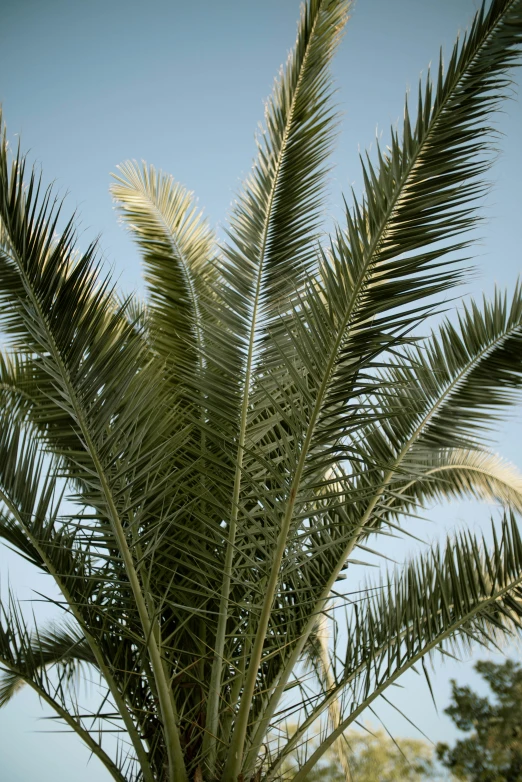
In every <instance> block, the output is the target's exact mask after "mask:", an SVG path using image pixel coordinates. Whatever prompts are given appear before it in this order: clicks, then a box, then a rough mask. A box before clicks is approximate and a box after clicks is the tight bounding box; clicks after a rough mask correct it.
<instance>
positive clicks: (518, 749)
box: [437, 660, 522, 782]
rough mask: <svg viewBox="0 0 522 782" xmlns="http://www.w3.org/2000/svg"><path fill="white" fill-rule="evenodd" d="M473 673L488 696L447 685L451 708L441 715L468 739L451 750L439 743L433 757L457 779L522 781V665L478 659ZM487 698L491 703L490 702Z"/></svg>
mask: <svg viewBox="0 0 522 782" xmlns="http://www.w3.org/2000/svg"><path fill="white" fill-rule="evenodd" d="M474 667H475V670H476V671H477V673H478V674H480V676H481V677H482V679H483V680H484V682H485V683H486V684H487V685H488V688H489V691H490V696H489V695H486V696H481V695H479V694H478V693H476V692H474V691H473V690H472V689H471V687H468V686H465V687H461V686H459V685H458V684H457V682H456V681H455V680H454V679H453V680H452V682H451V688H452V693H451V704H450V705H449V706H448V708H447V709H445V710H444V711H445V712H446V714H448V715H449V716H450V717H451V719H452V721H453V722H454V723H455V725H456V727H457V728H458V729H459V730H460V731H463V732H465V733H468V734H469V735H468V736H466V738H463V739H459V740H458V741H457V742H456V743H455V746H454V747H449V746H448V745H447V744H438V745H437V755H438V756H439V758H440V760H441V761H442V763H443V764H444V766H445V767H446V768H448V769H450V770H451V772H452V773H453V774H454V775H455V777H456V778H457V779H466V780H470V782H519V780H522V727H521V726H522V666H520V664H518V663H515V662H513V661H512V660H506V662H504V663H500V664H498V663H494V662H490V661H480V662H477V663H476V664H475V666H474ZM491 696H493V697H492V699H491Z"/></svg>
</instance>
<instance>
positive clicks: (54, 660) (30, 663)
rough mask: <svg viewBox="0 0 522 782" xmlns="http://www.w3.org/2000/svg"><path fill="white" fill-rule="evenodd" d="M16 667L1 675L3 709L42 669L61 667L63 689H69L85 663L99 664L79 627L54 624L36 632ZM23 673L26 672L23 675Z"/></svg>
mask: <svg viewBox="0 0 522 782" xmlns="http://www.w3.org/2000/svg"><path fill="white" fill-rule="evenodd" d="M29 644H30V645H28V646H27V648H25V649H24V650H23V656H20V655H19V658H18V660H17V664H16V668H12V669H10V670H6V671H4V672H3V674H2V675H1V676H0V706H4V705H5V704H6V703H7V702H8V701H9V700H11V698H12V697H13V695H14V694H15V693H16V691H17V690H19V689H20V687H23V686H24V684H27V681H28V680H29V679H31V678H35V677H38V676H40V675H43V674H40V673H39V670H40V669H46V670H48V669H49V668H52V667H58V668H59V680H60V686H61V687H64V689H67V685H68V683H69V682H71V679H73V678H75V677H76V676H77V675H78V674H81V669H82V664H85V663H88V664H90V665H96V659H95V658H94V655H93V653H92V650H91V648H90V647H89V645H88V644H87V641H86V640H85V638H84V636H83V635H82V634H81V632H79V630H78V628H77V627H75V626H73V625H72V624H71V623H67V624H62V625H59V626H56V625H52V626H50V627H48V628H46V629H41V628H37V629H36V630H35V631H33V634H32V636H31V638H30V641H29ZM22 672H23V673H22Z"/></svg>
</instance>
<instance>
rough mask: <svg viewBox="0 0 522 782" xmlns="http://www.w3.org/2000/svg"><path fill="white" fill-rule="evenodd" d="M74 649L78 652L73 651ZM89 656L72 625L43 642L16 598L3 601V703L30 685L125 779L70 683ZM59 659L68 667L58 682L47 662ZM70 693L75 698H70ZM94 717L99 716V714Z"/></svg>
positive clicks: (109, 768)
mask: <svg viewBox="0 0 522 782" xmlns="http://www.w3.org/2000/svg"><path fill="white" fill-rule="evenodd" d="M53 645H54V647H55V652H56V653H57V654H56V655H55V656H54V657H55V659H52V658H53V654H52V651H51V650H52V647H53ZM59 646H61V655H60V654H59V651H58V647H59ZM73 649H75V652H76V654H73V653H72V650H73ZM88 656H89V653H88V651H87V649H86V648H85V647H82V639H81V636H78V634H77V632H75V631H72V632H71V629H70V628H65V627H64V628H63V629H62V630H61V631H56V630H55V631H54V632H52V633H47V634H44V636H43V638H42V644H40V642H39V637H38V633H37V632H36V633H35V634H31V632H30V631H29V629H28V627H27V624H26V622H25V620H24V618H23V614H22V612H21V610H20V607H19V605H18V604H17V602H16V601H15V599H14V597H13V596H12V595H10V596H9V601H8V603H7V605H6V604H4V603H1V602H0V671H1V676H0V705H4V704H5V703H6V702H8V701H9V700H10V698H11V697H12V696H13V694H14V693H15V691H16V690H17V689H19V688H20V687H21V686H22V685H23V684H26V685H29V686H30V687H31V688H32V689H33V690H34V691H35V692H36V693H37V694H38V696H39V697H40V698H41V699H42V700H43V701H44V702H45V703H47V704H48V705H49V706H50V707H51V708H52V709H54V711H55V712H56V714H57V715H58V717H59V718H60V719H61V720H62V721H63V722H65V724H66V725H67V726H68V727H69V728H70V729H72V730H74V731H75V732H76V733H77V734H78V735H79V737H80V738H81V739H82V740H83V741H84V742H85V743H86V744H87V746H88V747H89V749H90V750H91V752H92V753H93V754H94V755H96V756H97V757H98V758H99V760H100V761H101V762H102V763H103V765H104V766H105V768H106V769H107V771H108V772H109V773H110V774H111V776H112V777H113V779H115V780H117V781H118V782H125V779H126V777H125V776H124V774H123V773H122V769H121V768H120V767H119V766H118V764H117V763H115V762H114V761H113V760H112V758H111V757H110V755H109V754H108V753H107V752H106V751H105V750H104V748H103V747H102V744H101V742H98V741H96V740H95V739H94V737H93V736H92V735H91V732H90V731H89V729H88V727H87V724H86V723H87V720H85V721H84V719H83V718H82V716H81V710H80V709H79V708H78V703H77V702H76V698H75V696H74V693H71V689H70V686H68V684H69V682H68V676H67V674H70V673H71V670H72V669H71V665H75V664H76V663H77V662H78V661H82V662H83V661H85V662H91V661H90V660H89V659H88ZM84 658H85V659H84ZM59 662H61V663H65V664H66V667H65V668H64V669H63V671H62V676H59V677H58V680H57V681H52V680H51V679H50V677H49V675H48V672H47V664H48V663H59ZM64 674H65V678H64ZM71 694H72V697H69V696H71ZM92 716H93V717H94V719H96V714H94V715H92ZM100 735H101V734H100Z"/></svg>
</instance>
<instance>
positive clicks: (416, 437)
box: [0, 0, 522, 782]
mask: <svg viewBox="0 0 522 782" xmlns="http://www.w3.org/2000/svg"><path fill="white" fill-rule="evenodd" d="M347 16H348V4H347V3H346V2H344V0H309V2H308V4H307V5H306V6H305V7H304V8H303V10H302V13H301V18H300V22H299V27H298V34H297V40H296V44H295V47H294V49H293V51H292V52H291V54H290V56H289V58H288V61H287V64H286V68H284V69H283V71H282V73H281V74H280V77H279V79H278V80H277V82H276V84H275V87H274V91H273V94H272V96H271V98H270V99H269V100H268V102H267V106H266V112H265V128H264V131H263V132H262V133H261V134H260V135H259V138H258V156H257V160H256V163H255V165H254V168H253V170H252V173H251V175H250V176H249V178H248V179H247V181H246V182H245V184H244V187H243V189H242V191H241V193H240V194H239V196H238V199H237V201H236V202H235V204H234V206H233V208H232V214H231V217H230V223H229V233H228V237H229V238H228V243H226V244H225V245H224V246H219V245H218V244H217V242H216V240H215V236H214V233H213V231H212V230H211V229H210V228H209V227H208V225H207V224H206V223H205V222H204V221H203V220H202V218H201V215H200V214H199V213H198V211H197V210H196V209H195V207H194V202H193V199H192V196H191V195H190V194H189V193H188V192H187V191H186V190H185V188H183V187H182V186H181V185H179V184H177V183H176V182H174V180H173V179H172V178H171V177H169V176H167V175H165V174H163V173H162V172H158V171H156V170H155V169H154V168H153V167H152V166H148V165H146V164H143V165H138V164H136V163H132V162H130V163H126V164H124V165H122V166H121V168H120V170H119V173H118V175H117V177H116V180H115V183H114V185H113V188H112V192H113V196H114V198H115V200H116V202H117V204H118V207H119V209H120V211H121V214H122V217H123V220H124V221H125V222H126V223H127V225H128V227H129V229H130V231H131V232H132V234H133V236H134V237H135V239H136V241H137V243H138V245H139V247H140V249H141V251H142V254H143V259H144V265H145V277H146V282H147V289H148V296H147V301H146V303H142V302H140V301H138V300H136V299H135V298H133V297H130V298H128V299H125V300H123V301H122V300H121V298H120V297H119V296H118V295H117V293H116V291H115V290H114V287H113V285H112V282H111V279H110V277H109V276H107V275H106V274H105V272H104V271H103V269H102V267H101V263H100V261H99V258H98V256H97V254H96V252H97V251H96V248H95V247H91V248H89V249H88V251H87V252H86V253H84V254H79V253H77V252H76V250H75V240H76V236H75V233H74V228H73V223H72V221H69V222H65V225H64V223H63V220H62V219H61V214H60V206H59V204H58V203H56V202H55V201H54V198H53V195H52V192H51V190H49V189H45V188H44V187H43V185H42V184H41V180H40V178H39V177H38V176H36V174H35V173H34V172H31V171H29V170H28V169H27V167H26V163H25V159H24V158H23V156H22V155H21V153H20V152H19V151H16V152H15V153H14V155H12V154H11V152H10V149H9V147H8V144H7V141H6V136H5V132H4V133H3V138H2V143H1V145H0V228H1V233H0V305H1V307H0V316H1V325H2V328H3V330H4V334H5V340H6V346H7V350H6V352H5V355H3V356H2V359H1V361H0V394H1V395H2V402H3V405H2V407H1V409H0V502H1V515H0V535H1V536H2V538H3V540H4V541H5V542H6V543H7V544H8V545H10V546H11V547H12V548H14V549H15V550H17V551H18V552H19V553H20V555H21V556H23V557H25V559H26V560H27V561H29V562H30V563H32V564H33V565H34V566H35V567H37V568H39V569H40V570H42V571H44V572H45V573H47V574H48V575H50V576H52V577H53V578H54V580H55V582H56V584H57V586H58V588H59V590H60V592H61V595H62V599H61V602H60V606H62V607H63V608H64V612H65V613H64V620H63V621H62V622H61V623H57V624H55V625H53V626H52V627H48V626H47V627H46V626H37V627H32V626H31V624H30V623H28V622H27V621H26V619H25V618H24V614H23V611H22V609H21V607H20V605H19V604H18V602H17V600H16V598H15V596H14V595H8V596H7V599H4V600H3V603H2V606H1V620H0V666H1V668H2V683H1V689H0V705H1V704H3V703H6V702H8V700H9V699H10V698H11V697H13V695H14V694H15V693H16V691H17V690H18V689H19V688H20V686H21V685H22V684H27V685H28V686H30V687H32V688H33V689H34V690H35V691H36V692H37V693H38V694H39V696H40V697H41V698H42V699H44V700H45V701H46V703H48V704H49V705H50V706H51V707H53V708H54V709H55V711H56V712H57V715H58V716H59V717H60V719H61V720H63V721H64V722H65V723H66V724H67V725H68V727H69V728H71V729H72V730H74V731H76V732H77V733H78V735H79V736H80V737H81V738H82V739H83V740H84V741H85V742H86V743H87V745H88V746H89V748H90V749H91V751H92V752H93V753H94V754H95V755H96V756H97V757H98V759H99V760H100V762H102V763H103V764H104V765H105V767H106V768H107V770H108V772H109V773H110V774H111V775H112V776H113V778H114V779H116V780H119V782H123V780H144V782H153V781H155V780H162V781H163V780H168V782H187V780H195V782H201V780H204V781H205V782H214V781H217V780H219V781H220V782H241V781H243V782H245V781H246V782H251V781H255V782H258V780H263V781H264V782H271V781H272V780H276V779H278V778H279V777H280V776H281V770H282V768H283V767H284V764H285V761H286V759H287V758H288V757H289V756H290V755H291V754H292V753H294V752H295V750H296V748H297V747H301V748H303V747H304V748H309V750H310V751H309V753H308V755H306V753H305V755H304V756H302V758H301V762H300V766H299V768H298V769H297V771H296V774H295V782H303V780H304V779H306V778H307V777H308V776H309V774H310V773H311V771H312V770H313V769H314V768H315V767H316V765H317V764H318V763H320V762H322V758H323V757H324V756H325V754H326V753H327V752H328V751H329V749H330V748H331V747H334V748H335V749H336V751H337V752H338V754H339V757H340V758H341V757H343V758H344V760H343V762H344V761H346V760H347V759H346V757H345V755H344V754H342V753H343V747H344V743H343V742H342V741H340V739H341V737H342V735H343V734H344V732H345V731H346V730H347V729H348V728H350V726H352V725H354V724H356V723H357V720H358V719H359V717H360V715H361V714H362V713H363V712H364V711H365V709H367V708H368V707H369V706H371V705H372V704H373V703H374V702H375V701H376V700H377V699H378V698H381V696H384V693H385V692H386V691H387V689H388V688H389V687H391V685H393V684H394V683H395V682H396V681H397V679H398V678H399V677H400V676H401V675H402V674H403V673H405V672H406V671H408V670H410V669H411V668H412V667H414V666H416V665H419V666H421V667H422V666H423V665H424V663H423V661H424V658H425V657H426V656H427V655H430V654H432V653H434V652H435V651H437V650H438V651H440V652H446V651H447V650H450V651H455V649H458V648H459V647H460V646H462V645H464V646H466V645H468V644H470V643H472V642H477V643H483V644H486V645H487V644H488V643H492V642H494V641H500V640H502V639H503V638H505V637H506V636H508V635H509V634H511V633H513V632H518V629H519V627H520V618H521V616H522V607H521V602H520V598H521V596H522V539H521V536H520V533H519V529H518V524H517V519H516V515H515V514H516V512H517V511H519V510H520V509H521V508H522V478H521V476H520V473H518V472H517V470H516V469H515V468H514V467H512V466H510V465H508V464H506V463H505V462H504V461H503V460H502V459H501V458H500V457H498V456H496V455H495V454H494V453H492V452H491V450H490V449H489V448H490V446H489V439H490V432H489V429H490V427H491V423H492V421H494V420H495V418H496V417H497V416H498V415H500V414H501V413H502V412H503V411H504V409H505V408H506V407H508V406H509V405H511V404H514V403H516V401H517V400H518V399H519V398H520V397H519V392H520V390H521V388H522V361H521V356H522V349H521V348H522V291H521V289H520V287H519V286H517V287H516V288H515V290H514V291H513V292H512V293H511V294H510V295H509V296H508V295H507V294H504V293H501V292H497V293H496V294H495V296H494V297H493V299H492V300H491V301H485V302H482V303H480V304H478V303H475V302H470V303H467V304H465V305H463V306H462V307H461V309H460V311H459V315H458V318H457V320H456V321H455V322H454V323H453V322H451V321H449V320H443V321H439V322H438V325H437V327H436V328H434V329H433V330H432V331H431V333H428V334H426V330H427V325H426V321H427V319H428V317H429V316H430V315H432V314H433V313H434V312H438V306H439V304H440V302H441V301H442V300H443V299H445V296H446V293H447V291H448V290H449V289H451V288H453V287H454V286H455V285H457V284H458V283H459V282H460V281H461V279H462V277H463V268H462V267H463V258H464V257H467V254H468V253H469V244H470V241H471V239H470V236H471V234H470V232H471V231H472V230H473V229H474V227H475V226H476V223H477V220H478V219H479V213H478V205H479V203H480V196H481V195H482V194H483V193H484V192H485V191H486V190H487V181H486V179H485V173H486V171H487V170H488V169H489V166H490V164H491V162H492V160H493V158H494V152H495V149H494V143H493V139H494V132H493V129H492V127H491V122H490V118H491V115H492V114H493V112H494V111H495V110H496V109H497V108H498V107H499V105H500V103H501V101H502V100H503V99H504V97H505V96H506V94H507V93H508V91H509V88H510V85H511V77H510V69H511V66H512V65H513V64H514V63H515V62H517V61H518V58H519V54H520V45H521V43H522V2H521V0H493V2H491V3H490V4H489V5H487V6H483V7H482V8H481V9H480V10H479V11H478V12H477V14H476V16H475V18H474V21H473V24H472V26H471V28H470V30H469V32H468V34H467V36H464V37H462V38H461V39H459V41H458V42H457V43H456V45H455V47H454V49H453V51H452V53H451V55H450V57H449V60H448V62H447V63H446V65H444V64H443V62H442V60H441V61H440V64H439V67H438V69H437V71H436V75H435V78H432V76H431V75H428V76H427V77H426V79H424V81H423V82H422V83H421V85H420V90H419V97H418V103H417V106H416V107H415V110H414V112H413V113H411V112H410V109H409V107H408V106H407V107H406V109H405V113H404V120H403V126H402V131H401V133H399V132H398V130H397V129H395V128H394V129H392V131H391V141H390V145H389V147H388V148H386V149H382V148H380V147H379V146H377V148H376V151H375V155H374V157H373V158H372V157H367V158H365V159H364V160H363V179H364V184H365V189H364V195H363V197H362V198H361V199H359V200H357V199H354V201H353V203H351V204H350V205H348V204H347V206H346V212H345V215H344V217H343V222H342V224H341V225H339V226H337V227H336V229H335V230H334V231H333V234H332V236H331V237H329V238H328V239H327V240H322V233H323V231H324V226H323V225H322V222H321V220H322V217H323V213H324V201H325V185H326V181H327V173H328V163H327V159H328V154H329V152H330V150H331V146H332V143H333V140H334V137H335V133H336V127H337V119H338V118H337V114H336V111H335V106H334V105H333V102H332V100H333V92H334V90H333V84H332V82H331V76H330V62H331V58H332V56H333V54H334V52H335V50H336V47H337V45H338V43H339V40H340V37H341V34H342V30H343V28H344V24H345V22H346V19H347ZM321 241H322V243H321ZM428 331H429V329H428ZM470 495H471V496H477V497H480V498H484V499H488V500H495V501H497V502H499V503H501V504H502V505H503V506H504V508H505V512H504V514H503V517H502V520H501V523H500V525H497V526H495V527H494V528H493V530H492V535H491V538H492V540H491V541H488V540H486V539H484V538H482V537H480V536H476V535H472V534H471V533H462V534H460V535H459V536H454V537H450V538H449V539H448V540H447V541H446V543H445V544H444V545H443V546H441V547H440V548H437V547H435V548H433V550H431V551H428V552H427V553H424V554H423V555H422V556H420V557H418V558H416V559H414V560H412V561H411V562H409V563H407V565H406V566H405V567H404V569H401V570H396V571H391V572H389V573H386V574H384V575H383V580H382V581H381V582H378V583H375V584H372V583H369V584H368V585H367V586H366V587H364V588H363V589H361V590H359V591H358V592H357V597H356V599H354V597H353V593H352V592H350V591H348V590H346V591H345V592H343V593H342V594H341V595H340V597H341V598H342V600H343V602H344V603H345V604H346V623H345V626H344V628H343V649H342V653H340V648H339V644H335V645H332V647H329V646H325V645H324V644H321V643H319V648H318V642H319V641H320V637H321V627H320V624H321V617H322V616H324V614H325V613H326V614H331V610H330V609H331V606H332V599H333V597H339V593H338V591H337V586H336V585H337V582H338V581H339V580H342V579H343V575H346V573H344V572H343V571H345V570H346V569H347V568H348V575H351V565H352V564H353V563H354V561H357V560H358V558H359V556H360V553H359V552H360V551H365V550H366V549H367V547H368V542H369V538H370V537H371V536H374V535H378V534H389V533H390V532H391V531H397V530H399V529H400V525H399V523H398V520H399V519H400V518H401V517H402V516H403V515H404V514H405V513H410V512H411V513H413V514H415V513H416V512H417V511H418V508H419V506H422V504H423V503H425V502H430V501H432V500H434V499H439V498H447V497H453V496H459V497H460V496H470ZM64 498H65V499H67V500H68V502H64V501H63V500H64ZM336 637H337V638H339V635H338V634H337V636H336ZM86 667H88V670H89V674H88V675H89V677H92V675H93V674H94V675H95V676H96V677H97V679H98V680H99V682H100V687H101V688H102V692H103V697H102V699H101V702H100V706H99V708H98V709H95V710H93V711H92V712H91V713H89V712H88V711H86V710H84V709H83V708H82V706H81V703H79V702H78V697H77V690H76V689H75V687H74V683H75V680H76V677H75V674H78V675H81V674H82V672H83V671H84V670H85V668H86ZM296 711H297V712H298V713H299V715H300V721H299V725H298V727H297V729H296V731H295V733H294V734H293V735H292V736H291V737H288V740H287V741H286V742H283V743H281V742H279V741H277V740H274V741H272V738H273V737H276V738H277V735H278V734H277V728H278V726H280V725H281V724H285V723H286V721H287V720H288V717H289V714H290V713H295V712H296ZM318 729H319V735H320V741H319V742H318V743H317V744H316V745H315V746H314V745H313V744H308V739H309V738H310V736H313V735H316V734H317V731H318ZM108 731H115V732H116V733H117V735H119V736H121V735H123V736H125V739H126V742H127V743H125V744H124V743H120V744H119V745H118V747H117V749H116V751H111V750H110V748H109V747H108V746H107V744H106V742H105V740H104V737H105V736H106V732H108Z"/></svg>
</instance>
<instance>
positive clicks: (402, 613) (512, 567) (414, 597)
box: [265, 516, 522, 780]
mask: <svg viewBox="0 0 522 782" xmlns="http://www.w3.org/2000/svg"><path fill="white" fill-rule="evenodd" d="M492 535H493V544H491V543H488V541H487V540H486V539H485V538H483V537H475V536H473V535H472V534H471V533H462V534H460V535H458V536H457V537H456V538H450V539H449V540H448V542H447V544H446V546H445V548H444V549H439V548H434V549H433V550H432V551H430V552H429V553H428V554H425V555H423V556H421V557H419V558H418V559H416V560H413V561H411V562H410V563H409V564H407V565H406V566H405V567H404V569H402V570H400V571H398V570H396V571H391V572H390V573H389V574H388V577H387V578H386V580H385V581H384V582H381V583H378V584H371V583H370V584H369V585H368V587H367V589H366V590H365V591H364V592H363V593H361V595H360V596H359V595H358V597H357V600H356V601H355V602H354V605H353V610H352V612H351V616H350V620H349V623H348V625H347V633H348V639H347V642H346V645H345V646H344V648H343V650H342V651H339V653H338V660H339V664H338V666H337V667H336V669H335V670H334V669H333V668H331V669H330V670H331V675H332V676H333V677H334V679H335V681H334V682H333V683H332V685H331V686H330V688H329V691H328V692H326V694H325V696H324V697H321V696H320V697H319V698H318V699H317V702H315V703H313V704H311V705H310V707H309V716H308V717H307V719H306V720H304V721H303V722H302V724H301V726H300V728H299V729H298V731H297V732H296V734H294V736H293V737H292V739H291V741H290V742H289V744H288V746H287V747H286V748H285V750H283V753H282V756H284V754H285V753H286V752H288V751H289V750H290V749H291V747H293V746H294V745H295V744H296V743H297V742H298V741H299V740H300V739H301V738H302V736H303V735H304V733H305V732H306V730H307V729H308V728H309V727H310V726H311V725H312V724H313V723H314V722H315V720H316V719H317V718H318V717H319V715H320V714H321V712H323V711H324V710H325V709H327V708H328V706H329V704H331V703H332V702H333V701H335V700H339V698H340V697H341V695H342V694H343V699H342V700H341V708H342V709H343V710H344V711H345V714H344V716H343V718H342V719H341V720H339V725H338V727H337V728H336V729H335V730H333V731H332V732H331V734H330V735H329V736H328V737H327V738H326V739H325V741H323V742H322V743H321V746H320V747H319V748H318V749H317V750H316V751H315V752H314V753H313V755H312V756H311V757H310V758H309V760H308V761H307V763H305V764H304V765H303V767H302V768H301V769H300V770H299V771H298V773H297V775H296V779H297V780H304V779H305V778H306V774H307V772H308V771H309V770H310V769H311V768H312V767H313V765H315V763H316V762H317V761H318V760H319V758H320V757H321V756H322V754H323V753H324V752H325V751H326V749H328V747H329V746H331V744H332V743H333V742H334V741H335V740H336V739H337V738H338V737H339V736H340V735H342V733H343V731H344V730H346V729H347V728H348V726H349V725H351V724H352V723H353V722H354V721H355V720H356V719H357V718H358V716H359V715H360V714H361V712H362V711H363V710H364V708H366V707H367V706H368V705H370V704H371V703H372V702H373V701H374V700H376V699H377V698H378V697H379V696H380V695H381V693H383V692H384V691H385V690H386V689H387V688H388V687H390V686H391V685H392V684H393V683H394V682H395V681H396V680H397V679H398V677H399V676H400V675H401V674H402V673H404V672H405V671H406V670H409V669H410V668H411V667H412V666H414V665H415V664H416V663H420V662H421V661H422V659H423V658H424V657H425V656H429V655H432V654H433V653H434V652H436V651H441V652H446V651H449V652H451V653H455V652H456V651H458V650H459V649H461V648H465V649H468V648H469V646H470V645H471V644H472V643H479V644H481V645H485V646H489V645H490V644H492V643H493V644H494V643H495V642H500V643H502V642H503V641H505V639H506V638H507V637H509V636H510V635H511V634H512V633H518V631H519V630H520V627H521V624H520V623H521V619H522V539H521V537H520V533H519V530H518V524H517V521H516V519H515V518H514V517H513V516H507V517H505V518H504V520H503V522H502V525H501V529H500V531H499V532H498V533H497V532H496V526H495V525H493V527H492ZM281 760H282V757H281V758H278V759H276V760H274V762H273V765H272V768H271V769H270V770H269V771H268V773H267V774H266V776H265V779H267V780H268V779H272V778H274V776H273V775H274V774H275V772H276V770H277V767H278V764H279V762H280V761H281Z"/></svg>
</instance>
